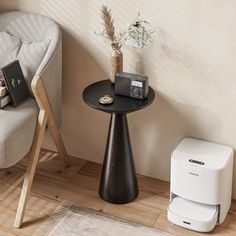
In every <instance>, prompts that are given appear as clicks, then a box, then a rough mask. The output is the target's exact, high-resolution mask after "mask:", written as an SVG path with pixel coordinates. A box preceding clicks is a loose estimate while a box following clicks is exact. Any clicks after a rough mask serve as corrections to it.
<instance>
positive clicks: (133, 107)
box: [83, 80, 155, 113]
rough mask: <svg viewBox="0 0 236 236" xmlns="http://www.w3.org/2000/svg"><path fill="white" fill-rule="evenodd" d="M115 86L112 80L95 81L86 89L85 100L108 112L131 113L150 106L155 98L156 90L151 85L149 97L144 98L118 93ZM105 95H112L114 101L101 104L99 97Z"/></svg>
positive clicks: (90, 104) (92, 105) (84, 92)
mask: <svg viewBox="0 0 236 236" xmlns="http://www.w3.org/2000/svg"><path fill="white" fill-rule="evenodd" d="M114 87H115V86H114V83H111V81H110V80H102V81H98V82H95V83H93V84H91V85H89V86H88V87H86V88H85V89H84V91H83V100H84V102H85V103H86V104H87V105H89V106H91V107H93V108H95V109H97V110H100V111H104V112H107V113H129V112H133V111H137V110H140V109H142V108H145V107H147V106H149V105H150V104H151V103H152V102H153V100H154V98H155V92H154V90H153V89H152V88H151V87H150V86H149V92H148V97H147V98H146V99H144V100H139V99H135V98H130V97H126V96H120V95H116V94H115V91H114ZM104 95H110V96H111V97H112V98H113V103H112V104H109V105H102V104H100V103H99V98H101V97H103V96H104Z"/></svg>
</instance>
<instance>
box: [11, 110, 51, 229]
mask: <svg viewBox="0 0 236 236" xmlns="http://www.w3.org/2000/svg"><path fill="white" fill-rule="evenodd" d="M47 120H48V115H47V113H46V112H45V111H44V110H40V112H39V116H38V123H37V128H36V132H35V136H34V141H33V145H32V148H31V151H30V160H29V164H28V167H27V170H26V174H25V178H24V183H23V186H22V189H21V195H20V200H19V203H18V208H17V212H16V217H15V221H14V227H16V228H19V227H20V226H21V224H22V222H23V217H24V213H25V208H26V203H27V200H28V197H29V193H30V190H31V186H32V182H33V178H34V173H35V169H36V166H37V162H38V157H39V152H40V147H41V145H42V142H43V136H44V132H45V129H46V124H47Z"/></svg>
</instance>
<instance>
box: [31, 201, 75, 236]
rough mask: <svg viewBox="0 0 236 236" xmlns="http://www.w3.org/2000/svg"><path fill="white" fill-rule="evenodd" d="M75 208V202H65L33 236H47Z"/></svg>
mask: <svg viewBox="0 0 236 236" xmlns="http://www.w3.org/2000/svg"><path fill="white" fill-rule="evenodd" d="M72 206H73V202H70V201H64V202H62V203H61V204H60V205H59V206H58V207H57V209H56V210H55V211H54V212H53V213H52V214H50V216H48V218H47V219H46V221H45V222H44V223H43V224H42V225H41V226H40V227H39V228H38V229H37V230H36V231H35V233H34V234H33V236H47V235H49V233H50V232H51V231H52V230H53V229H54V228H55V227H56V225H57V224H58V223H59V222H60V221H61V220H62V218H63V217H64V216H65V215H66V214H68V213H69V210H70V208H71V207H72Z"/></svg>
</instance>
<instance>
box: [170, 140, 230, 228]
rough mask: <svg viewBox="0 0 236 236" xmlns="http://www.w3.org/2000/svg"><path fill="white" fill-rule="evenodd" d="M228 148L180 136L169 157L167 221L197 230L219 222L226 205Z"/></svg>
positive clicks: (228, 188) (228, 197)
mask: <svg viewBox="0 0 236 236" xmlns="http://www.w3.org/2000/svg"><path fill="white" fill-rule="evenodd" d="M233 155H234V150H233V148H232V147H229V146H226V145H221V144H217V143H212V142H208V141H205V140H199V139H194V138H184V139H182V140H181V142H180V143H179V144H178V145H177V147H176V148H175V150H174V151H173V153H172V156H171V178H170V204H169V206H168V215H167V216H168V220H169V221H170V222H171V223H173V224H175V225H179V226H182V227H185V228H188V229H191V230H195V231H199V232H209V231H211V230H213V229H214V227H215V225H216V224H221V223H222V222H223V221H224V219H225V217H226V215H227V213H228V210H229V208H230V204H231V192H232V175H233Z"/></svg>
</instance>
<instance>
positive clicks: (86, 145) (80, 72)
mask: <svg viewBox="0 0 236 236" xmlns="http://www.w3.org/2000/svg"><path fill="white" fill-rule="evenodd" d="M106 77H107V76H106V74H105V71H104V70H103V69H102V68H101V66H100V65H99V63H98V61H97V60H96V59H95V58H94V57H93V56H92V55H91V54H90V53H89V51H88V50H86V48H85V47H83V46H82V45H81V44H80V41H79V39H78V38H76V37H75V35H73V34H70V32H68V31H66V30H63V106H62V115H63V117H62V119H63V120H62V133H63V137H64V138H65V142H66V146H67V148H68V151H69V153H70V154H71V155H75V156H79V157H81V158H82V157H85V158H86V159H91V160H93V161H99V162H100V161H101V159H102V157H103V149H102V148H103V147H104V145H105V140H106V130H107V124H108V121H107V119H108V117H107V116H106V115H105V114H103V113H102V112H98V111H95V110H93V109H91V108H89V107H88V106H86V105H85V104H84V102H83V100H82V93H83V90H84V88H85V87H86V86H88V85H89V84H91V83H93V82H95V81H97V80H101V79H104V78H106ZM76 130H77V131H76ZM101 147H102V148H101ZM95 153H96V154H95Z"/></svg>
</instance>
